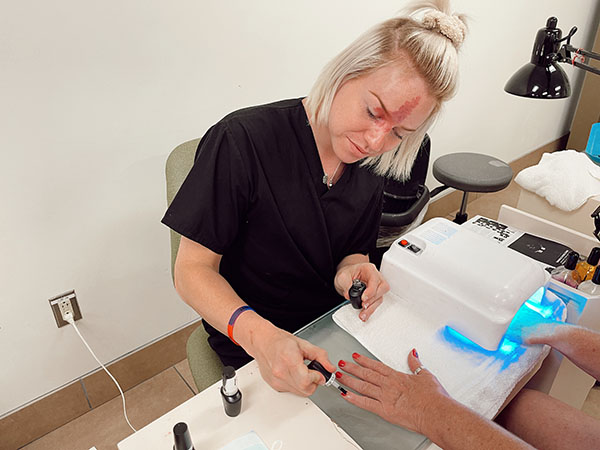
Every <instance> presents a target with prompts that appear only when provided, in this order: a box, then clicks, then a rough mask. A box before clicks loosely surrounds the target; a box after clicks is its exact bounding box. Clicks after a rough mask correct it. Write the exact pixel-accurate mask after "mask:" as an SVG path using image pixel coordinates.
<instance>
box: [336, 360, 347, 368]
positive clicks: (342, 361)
mask: <svg viewBox="0 0 600 450" xmlns="http://www.w3.org/2000/svg"><path fill="white" fill-rule="evenodd" d="M345 365H346V361H344V360H343V359H340V360H339V361H338V366H340V367H344V366H345Z"/></svg>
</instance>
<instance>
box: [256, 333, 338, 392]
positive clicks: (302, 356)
mask: <svg viewBox="0 0 600 450" xmlns="http://www.w3.org/2000/svg"><path fill="white" fill-rule="evenodd" d="M245 350H246V351H247V352H248V353H249V354H250V355H251V356H253V357H254V359H256V362H257V363H258V367H259V368H260V373H261V375H262V377H263V378H264V380H265V381H266V382H267V383H269V385H270V386H271V387H272V388H273V389H275V390H276V391H279V392H292V393H294V394H297V395H301V396H304V397H307V396H309V395H311V394H313V393H314V392H315V390H316V389H317V386H318V385H319V384H323V383H324V382H325V379H324V378H323V375H321V374H320V373H319V372H317V371H315V370H309V369H308V367H307V366H306V364H304V360H313V359H316V360H318V361H319V362H320V363H321V364H322V365H323V367H325V368H326V369H327V370H328V371H330V372H335V366H334V365H333V364H331V362H330V361H329V358H328V357H327V352H326V351H325V350H323V349H322V348H319V347H317V346H315V345H313V344H311V343H310V342H308V341H305V340H304V339H300V338H299V337H296V336H294V335H292V334H290V333H288V332H287V331H284V330H282V329H280V328H277V327H275V326H273V325H271V324H269V326H268V327H265V328H264V329H262V330H260V331H257V332H256V333H255V334H254V343H253V345H251V346H248V347H247V348H245Z"/></svg>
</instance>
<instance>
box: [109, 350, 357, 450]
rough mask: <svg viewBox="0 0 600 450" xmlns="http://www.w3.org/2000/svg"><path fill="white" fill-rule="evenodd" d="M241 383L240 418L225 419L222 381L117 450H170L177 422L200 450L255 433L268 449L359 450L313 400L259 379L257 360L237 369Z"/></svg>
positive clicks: (218, 446)
mask: <svg viewBox="0 0 600 450" xmlns="http://www.w3.org/2000/svg"><path fill="white" fill-rule="evenodd" d="M237 378H238V386H239V387H240V390H241V392H242V412H241V413H240V415H239V416H237V417H228V416H227V415H225V412H224V410H223V403H222V400H221V394H220V392H219V388H220V385H221V382H220V381H219V382H218V383H216V384H214V385H212V386H210V387H209V388H207V389H205V390H204V391H202V392H200V393H199V394H197V395H195V396H194V397H192V398H191V399H189V400H187V401H186V402H184V403H182V404H181V405H179V406H178V407H176V408H175V409H173V410H172V411H170V412H168V413H167V414H165V415H164V416H162V417H160V418H158V419H157V420H155V421H154V422H152V423H151V424H149V425H147V426H146V427H144V428H142V429H141V430H139V431H138V432H137V433H134V434H132V435H131V436H129V437H127V438H126V439H124V440H123V441H121V442H120V443H119V444H118V448H119V449H120V450H134V449H135V450H151V449H161V450H165V449H170V448H172V447H173V434H172V430H173V426H174V425H175V424H176V423H178V422H185V423H187V425H188V427H189V430H190V433H191V436H192V440H193V443H194V446H195V448H196V450H200V449H219V448H221V447H223V446H225V445H226V444H228V443H229V442H231V441H233V440H234V439H236V438H238V437H240V436H242V435H244V434H246V433H248V432H250V431H252V430H254V431H255V432H256V433H257V434H258V435H259V436H260V438H261V439H262V440H263V441H264V442H265V444H266V445H267V448H269V449H270V448H271V447H272V445H273V444H274V443H275V442H276V441H278V440H280V441H282V443H283V447H282V449H283V450H292V449H298V450H300V449H303V450H304V449H306V448H323V449H325V448H329V449H356V448H360V447H358V445H357V444H355V443H354V441H353V440H352V438H350V437H349V436H348V435H347V434H346V433H345V432H344V431H343V430H342V429H341V428H338V427H337V426H336V425H335V424H334V423H333V422H332V421H331V420H330V419H329V417H327V416H326V415H325V414H324V413H323V412H322V411H321V410H320V409H319V408H318V407H317V406H316V405H315V404H314V403H313V402H312V401H310V400H309V399H307V398H302V397H298V396H296V395H293V394H289V393H279V392H276V391H274V390H273V389H272V388H271V387H270V386H269V385H267V384H266V383H265V382H264V381H263V379H262V378H261V376H260V373H259V371H258V366H257V364H256V362H255V361H252V362H251V363H249V364H248V365H246V366H244V367H242V368H241V369H240V370H238V372H237ZM327 389H329V388H327Z"/></svg>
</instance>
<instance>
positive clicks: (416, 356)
mask: <svg viewBox="0 0 600 450" xmlns="http://www.w3.org/2000/svg"><path fill="white" fill-rule="evenodd" d="M412 354H413V356H414V357H415V358H418V357H419V354H418V353H417V349H416V348H413V349H412Z"/></svg>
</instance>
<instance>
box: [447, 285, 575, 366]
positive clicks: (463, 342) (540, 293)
mask: <svg viewBox="0 0 600 450" xmlns="http://www.w3.org/2000/svg"><path fill="white" fill-rule="evenodd" d="M552 297H555V296H554V295H546V290H545V288H543V287H541V288H540V289H538V290H537V291H536V292H535V293H534V294H533V295H532V296H531V297H530V298H529V299H528V300H527V301H526V302H525V303H523V305H522V306H521V308H520V309H519V311H517V314H516V315H515V317H514V319H513V320H512V322H511V323H510V325H509V327H508V329H507V330H506V334H505V335H504V337H503V338H502V340H501V341H500V345H499V346H498V349H497V350H495V351H491V350H486V349H484V348H482V347H481V346H479V345H477V344H476V343H475V342H473V341H471V340H470V339H467V338H466V337H464V336H463V335H462V334H460V333H459V332H457V331H456V330H453V329H452V328H450V327H448V326H446V327H444V328H443V329H442V331H441V334H442V337H443V338H444V339H445V340H446V341H447V342H448V343H449V344H450V345H452V346H453V347H455V348H458V349H460V350H462V351H464V352H468V353H470V354H471V355H472V356H474V357H476V358H477V357H480V359H481V360H482V361H483V360H484V359H487V358H488V357H490V356H491V357H493V358H494V359H495V360H498V361H502V366H501V369H500V370H504V369H506V368H507V367H508V366H509V365H511V364H512V363H514V362H516V361H518V360H519V358H520V357H521V355H522V354H523V353H525V350H526V347H525V345H522V343H523V340H522V330H523V328H524V327H531V326H535V325H538V324H542V323H548V322H554V321H561V322H562V320H563V319H562V318H563V315H564V311H565V304H564V303H563V302H562V301H561V300H560V299H559V298H558V297H556V299H552Z"/></svg>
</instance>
